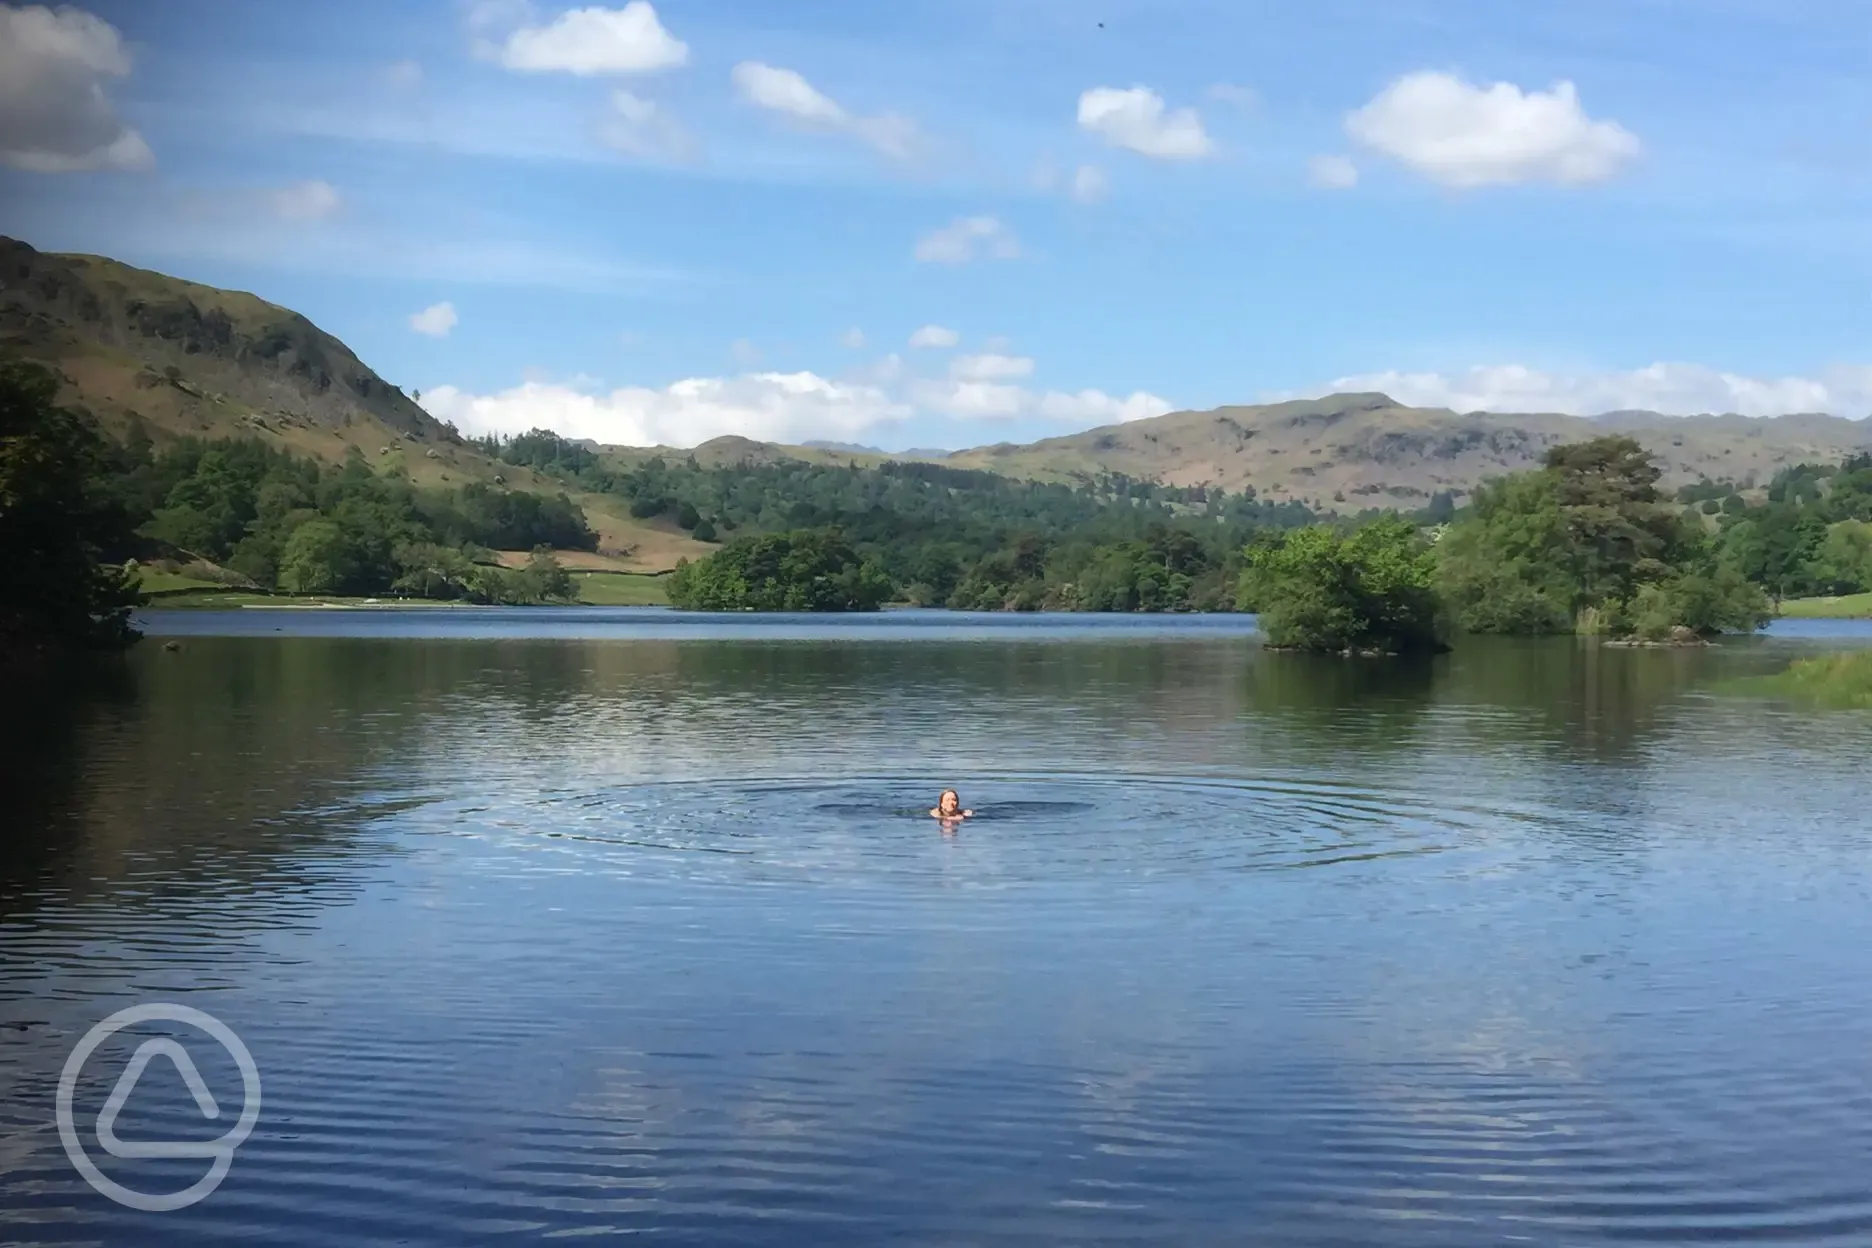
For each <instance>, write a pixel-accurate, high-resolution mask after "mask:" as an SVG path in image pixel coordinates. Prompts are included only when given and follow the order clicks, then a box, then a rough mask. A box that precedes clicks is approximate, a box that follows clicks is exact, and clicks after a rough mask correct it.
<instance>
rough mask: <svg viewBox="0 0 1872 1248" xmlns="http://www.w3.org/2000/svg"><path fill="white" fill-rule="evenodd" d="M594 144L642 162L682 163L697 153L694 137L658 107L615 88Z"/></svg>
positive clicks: (653, 103)
mask: <svg viewBox="0 0 1872 1248" xmlns="http://www.w3.org/2000/svg"><path fill="white" fill-rule="evenodd" d="M598 141H599V142H600V143H603V144H604V145H605V146H606V147H608V148H610V149H611V150H612V151H615V152H621V153H623V154H624V155H626V156H635V157H638V158H639V159H643V160H661V161H669V162H671V163H674V164H686V163H688V162H690V161H693V160H695V159H696V157H697V156H698V155H699V154H700V151H701V149H700V146H699V145H698V144H697V142H696V140H695V136H694V135H692V134H690V133H689V131H688V130H687V129H685V128H684V127H683V125H682V123H681V122H679V121H677V120H676V119H675V118H674V117H671V116H670V115H669V112H668V111H667V110H666V109H664V108H663V107H662V106H661V105H660V104H657V103H655V102H654V101H652V100H646V99H644V98H643V97H642V96H639V95H635V94H632V93H631V92H629V91H625V90H623V89H621V88H620V89H618V90H616V91H613V92H612V93H611V101H610V107H609V108H608V109H607V110H606V111H605V114H604V116H603V117H601V118H600V119H599V122H598Z"/></svg>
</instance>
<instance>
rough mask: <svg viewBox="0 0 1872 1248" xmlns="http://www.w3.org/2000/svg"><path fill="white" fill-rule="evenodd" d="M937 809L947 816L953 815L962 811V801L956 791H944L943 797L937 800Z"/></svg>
mask: <svg viewBox="0 0 1872 1248" xmlns="http://www.w3.org/2000/svg"><path fill="white" fill-rule="evenodd" d="M936 809H937V810H940V811H942V813H943V814H945V815H953V814H955V813H956V812H957V811H960V810H961V809H962V799H961V798H960V797H958V796H957V795H956V791H955V790H954V789H944V790H943V791H942V796H941V797H939V798H937V799H936Z"/></svg>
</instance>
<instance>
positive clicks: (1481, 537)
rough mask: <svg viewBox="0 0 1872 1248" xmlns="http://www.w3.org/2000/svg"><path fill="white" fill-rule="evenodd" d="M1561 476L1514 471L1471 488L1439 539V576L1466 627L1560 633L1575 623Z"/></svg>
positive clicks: (1574, 588) (1453, 609)
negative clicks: (1462, 509)
mask: <svg viewBox="0 0 1872 1248" xmlns="http://www.w3.org/2000/svg"><path fill="white" fill-rule="evenodd" d="M1569 540H1570V538H1569V532H1568V526H1567V519H1566V515H1565V513H1564V512H1563V511H1562V509H1561V506H1560V482H1559V480H1558V478H1557V476H1556V475H1555V474H1554V473H1551V472H1527V473H1517V474H1515V475H1513V476H1510V477H1505V478H1503V479H1502V480H1500V481H1494V482H1490V483H1489V484H1486V485H1484V486H1482V487H1481V488H1480V489H1478V490H1477V491H1476V494H1475V502H1474V505H1473V507H1472V508H1471V510H1470V513H1469V515H1468V516H1466V517H1464V518H1463V519H1462V520H1459V521H1457V522H1456V523H1455V524H1453V525H1451V526H1450V528H1449V529H1448V531H1446V532H1445V533H1444V534H1443V538H1442V540H1441V541H1439V542H1438V543H1437V566H1438V583H1439V587H1440V588H1441V590H1442V592H1443V594H1444V596H1445V598H1446V599H1447V600H1448V602H1449V607H1450V611H1451V613H1452V615H1453V617H1454V622H1455V624H1456V626H1457V627H1458V628H1460V629H1462V630H1463V631H1464V632H1470V633H1562V632H1567V631H1569V630H1570V629H1571V628H1572V627H1573V614H1574V612H1575V610H1577V609H1578V607H1579V606H1580V605H1582V604H1581V602H1580V601H1579V599H1580V597H1581V588H1580V587H1579V586H1578V585H1577V583H1576V582H1575V581H1574V580H1573V575H1572V568H1573V565H1574V563H1575V560H1574V559H1573V558H1572V556H1571V555H1570V554H1569Z"/></svg>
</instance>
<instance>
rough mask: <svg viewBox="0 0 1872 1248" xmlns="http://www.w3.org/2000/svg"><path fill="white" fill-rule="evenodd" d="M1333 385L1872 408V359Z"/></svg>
mask: <svg viewBox="0 0 1872 1248" xmlns="http://www.w3.org/2000/svg"><path fill="white" fill-rule="evenodd" d="M1328 388H1329V389H1330V390H1333V391H1335V392H1347V391H1374V390H1375V391H1381V392H1383V393H1385V394H1388V395H1390V396H1391V397H1392V398H1394V399H1396V400H1397V401H1398V402H1400V403H1403V404H1406V405H1407V406H1412V407H1447V408H1451V409H1453V410H1455V411H1459V412H1473V411H1493V412H1565V413H1569V414H1571V415H1576V416H1597V415H1600V414H1602V413H1604V412H1616V411H1654V412H1664V413H1668V414H1671V415H1694V414H1698V413H1704V412H1714V413H1723V412H1739V413H1741V414H1742V415H1744V416H1780V415H1784V414H1786V413H1790V412H1831V413H1833V414H1835V415H1839V416H1853V417H1857V416H1861V415H1863V414H1865V413H1866V412H1867V411H1868V410H1872V366H1865V365H1846V366H1841V367H1838V368H1834V369H1830V370H1828V371H1826V372H1825V373H1823V374H1822V375H1821V376H1820V377H1749V376H1744V375H1742V374H1739V373H1725V372H1722V371H1720V370H1718V369H1713V368H1707V367H1704V366H1703V365H1700V364H1681V363H1657V364H1652V365H1649V366H1648V367H1645V368H1637V369H1631V370H1628V371H1606V372H1592V373H1576V374H1565V373H1552V372H1545V371H1543V370H1540V369H1535V368H1528V367H1526V366H1525V365H1521V364H1490V365H1477V366H1476V367H1474V368H1470V369H1467V370H1465V371H1463V372H1461V373H1457V374H1453V375H1452V374H1445V373H1404V372H1395V371H1393V372H1383V373H1367V374H1363V375H1361V376H1355V377H1341V378H1339V379H1338V380H1336V381H1334V382H1332V383H1331V385H1330V386H1329V387H1328Z"/></svg>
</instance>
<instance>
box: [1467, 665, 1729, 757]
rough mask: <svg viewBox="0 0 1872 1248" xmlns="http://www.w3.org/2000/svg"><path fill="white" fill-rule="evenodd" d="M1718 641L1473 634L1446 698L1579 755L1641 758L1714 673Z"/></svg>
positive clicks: (1499, 726) (1720, 667) (1507, 729)
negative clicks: (1692, 643)
mask: <svg viewBox="0 0 1872 1248" xmlns="http://www.w3.org/2000/svg"><path fill="white" fill-rule="evenodd" d="M1733 661H1734V660H1733V656H1731V655H1730V654H1729V653H1728V649H1727V648H1726V647H1725V648H1720V649H1719V648H1715V647H1711V648H1698V647H1692V648H1684V649H1625V648H1621V647H1611V646H1606V645H1603V644H1601V643H1600V642H1599V640H1598V639H1596V638H1590V637H1556V638H1530V639H1519V638H1493V637H1491V638H1471V639H1469V640H1468V641H1467V642H1466V643H1465V645H1464V646H1463V647H1462V648H1461V649H1459V650H1458V651H1457V652H1456V653H1455V654H1453V655H1451V656H1450V664H1449V670H1448V678H1447V681H1446V684H1445V689H1444V691H1443V700H1445V701H1447V702H1450V703H1452V704H1456V705H1470V706H1487V707H1496V708H1501V709H1504V710H1508V711H1511V712H1514V717H1513V719H1511V720H1508V721H1502V722H1499V723H1497V724H1495V725H1493V726H1492V727H1493V729H1494V730H1495V731H1500V732H1504V733H1507V732H1515V733H1517V734H1521V735H1525V736H1528V737H1531V738H1532V739H1533V740H1536V741H1541V742H1544V743H1547V744H1550V745H1551V746H1553V747H1556V748H1557V749H1559V750H1560V751H1561V752H1562V753H1563V754H1564V755H1565V756H1567V757H1570V758H1573V759H1576V760H1578V761H1581V762H1592V763H1602V764H1613V765H1631V764H1635V763H1637V762H1640V761H1642V760H1643V759H1644V758H1645V756H1646V754H1645V752H1646V748H1647V747H1648V745H1649V744H1651V743H1652V742H1653V741H1654V740H1656V739H1657V737H1658V736H1659V734H1660V733H1661V732H1662V730H1663V727H1664V723H1663V721H1664V718H1665V716H1667V715H1668V714H1669V713H1670V712H1671V711H1673V710H1674V709H1675V708H1677V707H1679V706H1681V705H1682V704H1683V702H1684V700H1685V698H1686V697H1687V696H1688V695H1690V694H1692V693H1693V692H1696V691H1697V690H1699V689H1701V688H1704V687H1706V686H1708V685H1709V684H1710V683H1711V682H1712V681H1714V680H1716V679H1717V678H1718V676H1719V674H1720V672H1721V671H1722V670H1723V666H1724V664H1725V663H1731V662H1733Z"/></svg>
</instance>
